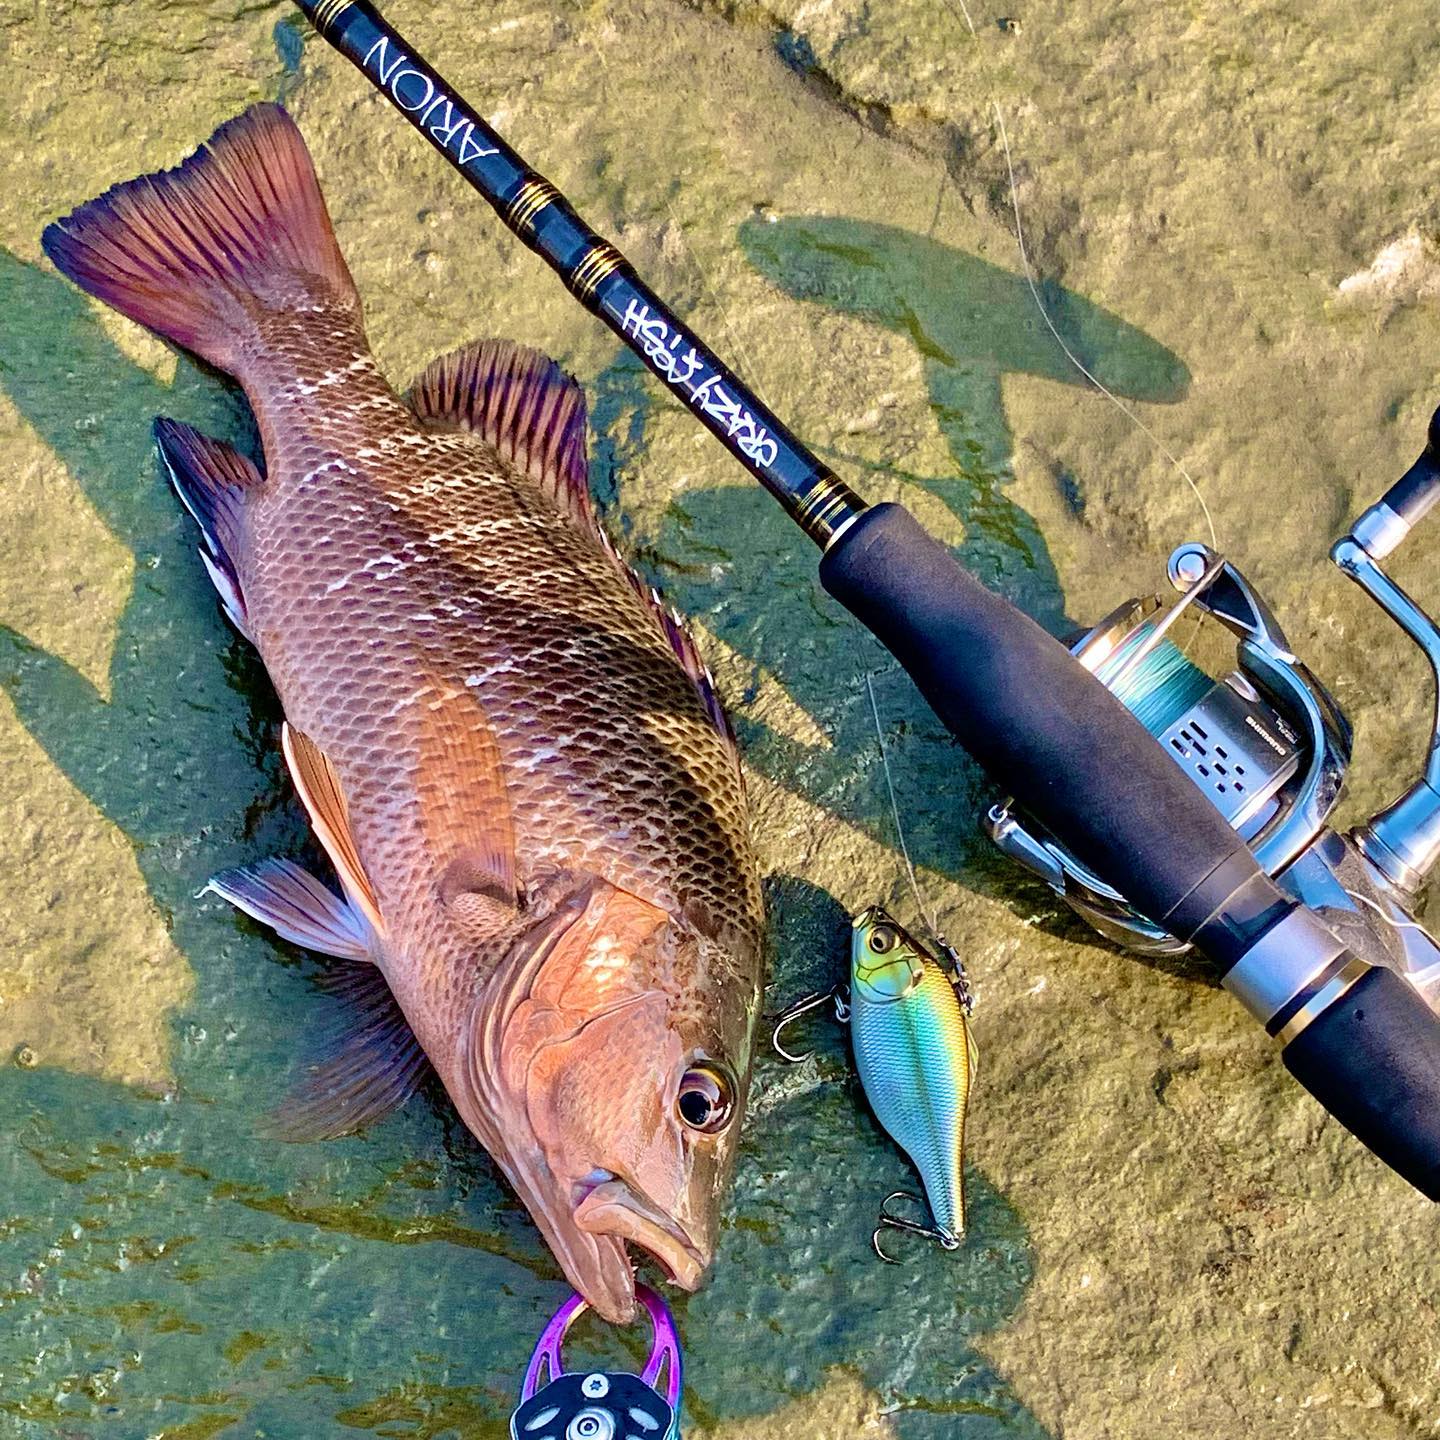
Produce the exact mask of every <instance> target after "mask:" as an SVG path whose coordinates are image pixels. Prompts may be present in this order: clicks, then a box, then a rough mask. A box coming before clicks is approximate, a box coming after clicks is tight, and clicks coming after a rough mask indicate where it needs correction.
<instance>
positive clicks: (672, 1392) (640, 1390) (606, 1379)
mask: <svg viewBox="0 0 1440 1440" xmlns="http://www.w3.org/2000/svg"><path fill="white" fill-rule="evenodd" d="M635 1298H636V1299H637V1300H639V1301H640V1303H641V1304H642V1305H643V1306H644V1307H645V1310H646V1313H647V1314H648V1315H649V1316H650V1324H651V1326H652V1327H653V1334H654V1339H653V1341H652V1343H651V1346H650V1358H649V1359H648V1360H647V1361H646V1362H645V1368H644V1370H643V1371H642V1372H641V1373H640V1374H639V1375H632V1374H630V1373H629V1372H627V1371H609V1370H590V1371H585V1372H584V1373H579V1372H577V1373H574V1374H567V1373H566V1370H565V1366H564V1362H563V1361H562V1360H561V1358H560V1346H561V1345H562V1344H563V1343H564V1340H565V1334H566V1332H567V1331H568V1330H569V1329H570V1327H571V1326H572V1325H573V1324H574V1323H575V1321H576V1320H578V1319H579V1318H580V1316H581V1315H583V1314H584V1313H585V1311H586V1310H587V1309H588V1308H589V1305H588V1302H587V1301H586V1300H585V1298H584V1297H583V1296H581V1295H572V1296H571V1297H570V1298H569V1299H568V1300H567V1301H566V1302H565V1303H564V1304H563V1305H562V1306H561V1307H560V1308H559V1309H558V1310H557V1311H556V1312H555V1314H554V1315H553V1316H552V1317H551V1320H550V1323H549V1324H548V1325H547V1326H546V1327H545V1329H544V1330H543V1331H542V1332H541V1335H540V1338H539V1340H538V1341H536V1343H535V1350H534V1353H533V1354H532V1355H531V1356H530V1364H529V1365H528V1366H527V1367H526V1370H525V1380H524V1383H523V1384H522V1386H521V1388H520V1404H519V1405H518V1406H517V1407H516V1410H515V1412H514V1414H513V1415H511V1417H510V1437H511V1440H680V1412H679V1408H678V1407H679V1404H680V1381H681V1369H682V1362H681V1358H680V1337H679V1335H678V1334H677V1333H676V1330H675V1321H674V1319H673V1318H672V1317H671V1315H670V1311H669V1309H668V1308H667V1307H666V1305H665V1302H664V1301H663V1300H662V1299H661V1298H660V1296H659V1295H657V1294H656V1293H655V1292H654V1291H653V1290H651V1289H649V1288H648V1287H647V1286H644V1285H637V1286H636V1287H635ZM662 1372H663V1374H664V1381H663V1386H664V1388H663V1391H662V1389H661V1388H660V1386H661V1383H662V1382H661V1374H662Z"/></svg>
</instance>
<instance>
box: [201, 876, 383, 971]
mask: <svg viewBox="0 0 1440 1440" xmlns="http://www.w3.org/2000/svg"><path fill="white" fill-rule="evenodd" d="M205 889H206V890H213V891H214V892H215V894H217V895H218V896H220V898H221V899H222V900H228V901H229V902H230V903H231V904H232V905H233V906H234V907H235V908H236V909H237V910H242V911H244V913H245V914H246V915H248V916H249V917H250V918H251V919H252V920H258V921H259V922H260V923H261V924H262V925H268V926H269V927H270V928H271V929H272V930H273V931H274V932H275V933H276V934H277V935H279V936H280V937H281V938H282V939H285V940H289V941H292V942H293V943H294V944H296V945H303V946H304V947H305V948H306V949H307V950H316V951H318V952H319V953H320V954H322V955H334V956H335V957H336V958H337V959H341V960H365V959H368V958H369V956H370V945H371V939H372V937H371V932H370V926H369V923H368V922H367V921H366V919H365V917H364V916H363V915H362V914H361V913H360V912H359V910H357V909H356V908H355V907H354V906H353V905H351V904H350V903H349V902H348V901H346V900H342V899H341V898H340V897H339V896H338V895H335V894H333V893H332V892H331V890H330V887H329V886H328V885H325V884H322V883H321V882H320V881H319V880H317V879H316V878H315V877H314V876H313V875H312V874H311V873H310V872H309V871H308V870H305V869H302V868H301V867H300V866H299V865H297V864H296V863H295V862H294V861H293V860H262V861H261V862H260V863H259V864H258V865H242V866H240V867H238V868H237V869H234V870H222V871H221V872H220V874H218V875H216V876H215V877H214V878H213V879H212V880H211V881H210V883H209V884H208V885H207V886H206V887H205Z"/></svg>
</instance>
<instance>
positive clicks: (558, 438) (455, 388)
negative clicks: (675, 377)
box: [408, 340, 598, 535]
mask: <svg viewBox="0 0 1440 1440" xmlns="http://www.w3.org/2000/svg"><path fill="white" fill-rule="evenodd" d="M408 399H409V401H410V408H411V409H412V410H414V412H415V414H416V415H417V416H418V417H419V418H420V419H421V420H423V421H426V422H428V423H429V424H431V425H432V426H435V427H438V428H446V429H455V430H469V431H471V432H472V433H473V434H476V435H478V436H480V437H481V439H483V440H486V441H488V442H489V443H490V444H491V445H493V446H494V447H495V448H496V450H498V451H499V452H500V455H501V457H502V458H503V459H505V460H508V461H509V462H510V463H511V464H512V465H514V466H515V467H516V468H517V469H519V470H522V471H524V472H525V474H527V475H529V476H530V478H531V479H532V480H534V481H535V483H536V484H537V485H538V486H539V487H540V488H541V489H542V490H543V491H544V492H545V493H546V495H548V496H549V497H550V499H551V500H552V501H553V502H554V504H555V506H556V508H557V509H559V510H560V511H561V512H562V513H564V514H566V515H568V516H569V517H570V518H571V519H572V520H573V521H574V522H575V524H576V525H577V526H579V528H580V529H582V530H584V531H585V532H586V533H587V534H591V535H593V534H596V533H598V528H597V526H596V523H595V510H594V507H593V505H592V504H591V501H590V474H589V467H588V465H587V462H586V459H585V396H584V394H583V393H582V392H581V389H580V387H579V386H578V385H577V384H576V383H575V382H574V381H573V380H572V379H571V378H570V377H569V376H568V375H566V374H565V372H564V371H563V370H561V368H560V367H559V366H558V365H557V364H556V363H555V362H554V361H553V360H552V359H550V357H549V356H548V355H542V354H541V353H540V351H538V350H532V349H530V348H529V347H528V346H525V345H516V344H515V343H514V341H511V340H479V341H476V342H475V343H473V344H470V345H466V346H463V347H462V348H461V349H459V350H454V351H452V352H451V353H450V354H449V355H442V356H441V357H440V358H439V359H438V360H434V361H432V362H431V363H430V364H429V365H428V366H427V367H426V368H425V370H424V371H422V372H421V374H420V376H419V378H418V379H417V380H416V381H415V383H414V385H413V386H411V388H410V393H409V396H408Z"/></svg>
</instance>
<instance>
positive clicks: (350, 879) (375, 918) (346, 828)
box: [280, 721, 385, 935]
mask: <svg viewBox="0 0 1440 1440" xmlns="http://www.w3.org/2000/svg"><path fill="white" fill-rule="evenodd" d="M280 744H281V748H282V749H283V750H284V752H285V763H286V764H287V765H288V766H289V767H290V775H291V777H292V778H293V779H294V781H295V788H296V790H298V791H299V792H300V799H301V801H302V802H303V804H304V806H305V809H306V811H307V812H308V814H309V816H310V823H311V824H312V825H313V826H314V827H315V833H316V835H317V836H319V838H320V843H321V844H322V845H323V846H324V847H325V853H326V854H327V855H328V856H329V857H330V863H331V864H332V865H333V866H334V867H335V873H336V874H337V875H338V876H339V877H340V883H341V884H342V885H343V886H344V887H345V894H346V896H347V898H348V899H349V901H350V903H351V904H352V905H353V906H355V908H356V909H358V910H359V911H360V912H361V913H362V914H363V915H364V916H365V918H366V920H367V921H369V923H370V926H371V928H372V929H373V930H374V931H375V933H376V934H377V935H379V934H383V933H384V931H385V923H384V921H383V920H382V919H381V918H380V902H379V901H378V900H377V899H376V897H375V890H374V887H373V886H372V885H371V884H370V880H369V877H368V876H367V875H366V874H365V867H364V866H363V865H362V864H361V863H360V852H359V850H358V849H357V848H356V846H355V837H354V836H353V835H352V834H351V832H350V815H349V812H348V811H347V809H346V808H345V792H344V791H343V790H342V789H341V787H340V777H339V776H338V775H337V774H336V773H335V767H334V766H333V765H332V764H331V763H330V759H329V757H328V756H327V755H326V754H325V752H324V751H323V750H322V749H321V748H320V747H319V746H318V745H317V744H316V743H315V742H314V741H313V740H311V739H310V738H309V737H308V736H306V735H304V734H302V733H301V732H300V731H299V730H297V729H296V728H295V727H294V726H293V725H291V724H290V723H289V721H286V722H285V724H284V725H282V726H281V727H280Z"/></svg>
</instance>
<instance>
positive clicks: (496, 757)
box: [415, 675, 518, 940]
mask: <svg viewBox="0 0 1440 1440" xmlns="http://www.w3.org/2000/svg"><path fill="white" fill-rule="evenodd" d="M420 705H421V711H420V726H421V729H420V769H419V774H418V776H417V777H416V785H415V790H416V795H417V797H418V799H419V804H420V820H421V824H422V825H423V827H424V831H425V844H426V849H427V850H428V852H429V854H430V858H431V862H432V864H433V866H434V869H435V874H436V876H437V877H438V878H437V884H438V886H439V890H440V898H441V900H442V901H444V903H445V905H446V908H447V909H448V910H449V911H450V913H451V914H452V915H453V916H454V917H455V919H456V920H457V921H458V922H459V923H460V924H462V925H463V926H464V927H465V928H466V929H467V930H468V931H469V932H470V933H471V934H472V935H474V936H475V938H476V939H478V940H488V939H492V938H494V937H495V936H497V935H499V934H500V933H502V932H503V931H506V930H508V929H510V928H511V925H512V924H513V922H514V920H515V918H516V915H517V913H518V895H517V888H516V880H515V830H514V824H513V821H512V819H511V813H510V797H509V793H508V791H507V789H506V782H505V762H504V758H503V757H502V755H501V753H500V746H499V743H498V742H497V740H496V739H495V732H494V730H493V729H492V728H491V725H490V720H489V717H488V716H487V715H486V713H485V707H484V706H483V705H482V704H481V703H480V700H479V698H478V697H477V696H476V695H475V693H474V692H473V691H472V690H469V689H462V690H456V689H453V688H451V689H448V690H447V688H446V687H445V685H444V684H443V683H442V682H441V681H439V680H438V679H437V678H436V677H435V676H433V675H432V676H431V677H430V695H429V697H428V698H427V699H426V700H423V701H421V702H420Z"/></svg>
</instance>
